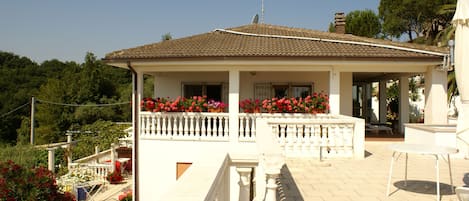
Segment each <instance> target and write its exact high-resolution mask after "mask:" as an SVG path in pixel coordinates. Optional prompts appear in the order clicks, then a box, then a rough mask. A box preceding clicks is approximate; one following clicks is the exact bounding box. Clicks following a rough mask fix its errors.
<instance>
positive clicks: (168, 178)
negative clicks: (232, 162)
mask: <svg viewBox="0 0 469 201" xmlns="http://www.w3.org/2000/svg"><path fill="white" fill-rule="evenodd" d="M243 145H244V146H243V147H244V148H242V151H244V150H256V147H255V146H256V144H255V143H250V144H243ZM228 151H230V146H229V142H193V141H171V140H168V141H166V140H145V139H141V140H140V150H139V153H140V158H141V159H142V160H141V161H140V162H139V168H140V175H141V177H140V178H139V183H140V186H139V187H140V195H141V197H140V200H159V199H160V198H161V196H163V195H164V194H165V193H166V192H167V191H168V190H169V189H171V187H173V186H174V185H175V184H176V163H177V162H188V163H193V162H196V160H198V159H200V158H202V157H204V156H209V155H210V154H211V153H214V152H228ZM231 175H232V176H231V179H230V184H229V185H230V186H231V187H236V186H238V184H237V182H238V181H239V179H238V178H235V177H236V176H238V175H237V173H236V171H235V172H234V173H231ZM196 187H197V184H194V188H196ZM233 192H238V191H236V190H234V191H233ZM232 196H233V195H232Z"/></svg>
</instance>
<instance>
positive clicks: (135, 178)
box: [127, 61, 140, 201]
mask: <svg viewBox="0 0 469 201" xmlns="http://www.w3.org/2000/svg"><path fill="white" fill-rule="evenodd" d="M127 67H128V68H129V69H130V71H131V72H132V82H133V83H132V96H133V98H132V100H133V101H132V104H133V105H132V112H133V113H132V117H133V143H132V158H133V160H132V164H133V167H132V171H133V173H134V176H133V190H134V192H133V200H134V201H138V200H139V197H140V196H139V187H138V183H139V182H138V181H139V171H138V162H139V160H138V136H139V132H138V131H139V125H140V121H139V120H140V119H139V117H138V107H139V103H138V89H137V84H138V80H137V79H138V76H137V71H135V69H134V68H132V65H131V63H130V61H127Z"/></svg>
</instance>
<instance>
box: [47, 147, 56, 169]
mask: <svg viewBox="0 0 469 201" xmlns="http://www.w3.org/2000/svg"><path fill="white" fill-rule="evenodd" d="M55 149H56V148H47V151H48V161H47V162H48V166H47V168H48V169H49V170H50V171H51V172H52V173H54V172H55Z"/></svg>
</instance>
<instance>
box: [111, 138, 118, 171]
mask: <svg viewBox="0 0 469 201" xmlns="http://www.w3.org/2000/svg"><path fill="white" fill-rule="evenodd" d="M116 158H117V154H116V146H115V145H114V143H111V166H112V167H111V172H114V171H119V170H115V169H114V168H115V167H116Z"/></svg>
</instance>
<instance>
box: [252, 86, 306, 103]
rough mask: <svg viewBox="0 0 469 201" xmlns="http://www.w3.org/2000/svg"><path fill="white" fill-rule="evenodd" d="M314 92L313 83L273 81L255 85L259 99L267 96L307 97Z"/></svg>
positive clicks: (256, 95) (256, 96) (255, 91)
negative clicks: (275, 82) (272, 82)
mask: <svg viewBox="0 0 469 201" xmlns="http://www.w3.org/2000/svg"><path fill="white" fill-rule="evenodd" d="M312 92H313V84H306V83H305V84H302V83H285V84H271V83H257V84H255V86H254V94H255V98H257V99H266V98H272V97H277V98H283V97H289V98H300V97H301V98H305V97H306V96H309V95H311V94H312Z"/></svg>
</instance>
